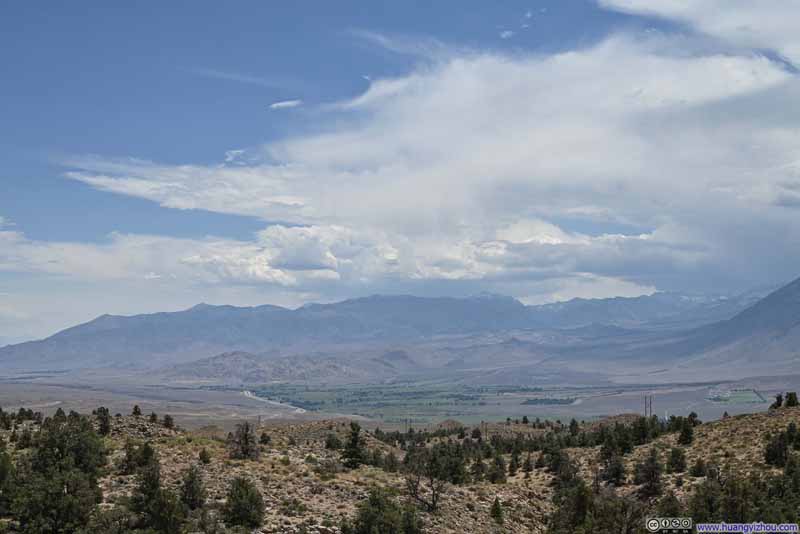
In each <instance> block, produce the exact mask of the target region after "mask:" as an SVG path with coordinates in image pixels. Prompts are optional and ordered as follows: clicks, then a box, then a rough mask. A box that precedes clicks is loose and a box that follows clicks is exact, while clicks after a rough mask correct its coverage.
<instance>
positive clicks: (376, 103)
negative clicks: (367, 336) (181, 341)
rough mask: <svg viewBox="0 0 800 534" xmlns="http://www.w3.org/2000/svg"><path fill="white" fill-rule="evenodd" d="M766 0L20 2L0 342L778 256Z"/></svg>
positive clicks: (774, 35) (728, 270) (790, 240)
mask: <svg viewBox="0 0 800 534" xmlns="http://www.w3.org/2000/svg"><path fill="white" fill-rule="evenodd" d="M755 6H756V4H755V3H751V2H736V3H733V4H726V3H724V2H721V0H719V1H718V0H706V1H700V0H693V1H689V2H685V3H681V4H680V5H676V4H674V3H671V2H667V1H663V2H662V1H659V0H654V1H652V2H646V1H644V0H601V1H565V0H560V1H557V2H556V1H553V2H522V1H520V2H503V3H497V2H435V3H427V2H426V3H408V2H335V3H334V2H322V3H321V2H293V3H277V2H240V3H236V4H235V5H229V4H223V3H219V2H213V3H212V2H171V3H155V2H153V3H144V4H143V3H136V4H109V3H107V2H86V3H81V4H80V6H78V5H75V4H65V3H57V2H25V3H13V4H10V5H8V6H6V7H5V8H4V10H3V16H2V17H0V64H1V65H3V71H2V72H3V75H2V84H0V158H2V162H3V165H2V166H0V344H2V343H3V342H4V341H18V340H21V339H27V338H31V337H36V336H42V335H46V334H48V333H51V332H52V331H54V330H56V329H58V328H62V327H64V326H67V325H70V324H74V323H75V322H78V321H83V320H86V319H89V318H91V317H93V316H96V315H98V314H101V313H106V312H109V313H137V312H146V311H156V310H164V309H181V308H184V307H188V306H190V305H192V304H194V303H196V302H200V301H207V302H215V303H222V302H226V303H233V304H242V305H250V304H257V303H263V302H273V303H277V304H283V305H290V306H294V305H300V304H302V303H304V302H308V301H329V300H336V299H341V298H347V297H350V296H358V295H365V294H370V293H376V292H386V293H397V292H411V293H417V294H452V295H463V294H470V293H475V292H479V291H496V292H501V293H506V294H511V295H514V296H516V297H518V298H520V299H522V300H524V301H526V302H545V301H552V300H560V299H565V298H571V297H574V296H586V297H592V296H612V295H638V294H644V293H649V292H652V291H655V290H679V291H694V292H697V291H709V292H736V291H737V290H742V291H744V290H746V289H747V288H749V287H751V286H755V285H761V284H771V283H777V282H781V281H785V280H787V279H789V278H791V277H793V276H795V275H796V274H798V273H796V272H794V271H795V269H796V267H795V265H797V264H798V263H797V260H798V259H800V258H799V257H798V253H797V252H796V251H797V250H798V248H800V247H797V246H796V245H798V244H799V243H798V242H799V241H800V236H799V235H798V230H797V228H798V226H797V222H798V220H797V214H798V211H797V209H796V208H797V206H800V185H798V184H800V179H799V178H798V176H800V174H798V166H797V162H798V161H800V153H798V146H800V145H798V143H800V139H798V122H797V118H798V117H797V113H798V112H796V111H794V110H795V109H797V108H798V106H797V105H796V104H797V102H798V100H797V97H798V84H797V71H796V69H795V66H796V65H798V64H799V63H798V58H800V38H798V37H797V36H796V35H795V34H796V32H795V31H794V29H793V28H792V25H791V24H790V23H789V22H787V21H791V20H797V19H796V16H797V15H800V13H798V5H797V3H796V2H793V1H792V2H789V1H778V2H775V3H774V4H770V7H769V8H768V9H767V8H763V7H761V8H757V7H755ZM787 110H789V111H787Z"/></svg>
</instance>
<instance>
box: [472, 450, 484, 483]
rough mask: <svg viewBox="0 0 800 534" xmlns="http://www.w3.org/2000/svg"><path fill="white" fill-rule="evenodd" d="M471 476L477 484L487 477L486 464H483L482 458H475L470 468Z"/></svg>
mask: <svg viewBox="0 0 800 534" xmlns="http://www.w3.org/2000/svg"><path fill="white" fill-rule="evenodd" d="M470 475H471V476H472V480H474V481H475V482H480V481H481V480H483V479H484V477H485V476H486V464H485V463H483V460H482V459H481V457H480V456H476V457H475V461H474V462H473V464H472V467H471V468H470Z"/></svg>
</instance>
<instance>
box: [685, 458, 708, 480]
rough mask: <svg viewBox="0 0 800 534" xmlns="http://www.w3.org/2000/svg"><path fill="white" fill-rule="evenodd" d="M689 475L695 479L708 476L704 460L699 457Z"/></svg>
mask: <svg viewBox="0 0 800 534" xmlns="http://www.w3.org/2000/svg"><path fill="white" fill-rule="evenodd" d="M689 474H690V475H692V476H693V477H695V478H699V477H704V476H706V462H705V461H704V460H703V459H702V458H699V457H698V458H697V460H695V462H694V464H693V465H692V468H691V469H690V470H689Z"/></svg>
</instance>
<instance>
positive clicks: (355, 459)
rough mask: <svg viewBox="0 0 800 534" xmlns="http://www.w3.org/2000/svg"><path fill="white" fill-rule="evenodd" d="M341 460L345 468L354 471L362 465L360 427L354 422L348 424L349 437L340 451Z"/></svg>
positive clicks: (362, 448)
mask: <svg viewBox="0 0 800 534" xmlns="http://www.w3.org/2000/svg"><path fill="white" fill-rule="evenodd" d="M342 460H343V463H344V465H345V467H348V468H350V469H355V468H356V467H358V466H359V465H361V464H362V463H364V444H363V442H362V439H361V425H359V424H358V423H356V422H355V421H351V422H350V436H349V437H348V439H347V444H346V445H345V447H344V450H343V451H342Z"/></svg>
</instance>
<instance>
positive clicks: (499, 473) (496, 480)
mask: <svg viewBox="0 0 800 534" xmlns="http://www.w3.org/2000/svg"><path fill="white" fill-rule="evenodd" d="M487 478H488V479H489V482H491V483H492V484H503V483H505V481H506V461H505V460H503V457H502V456H501V455H500V453H499V452H496V453H495V455H494V460H493V461H492V464H491V467H489V473H488V477H487Z"/></svg>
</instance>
